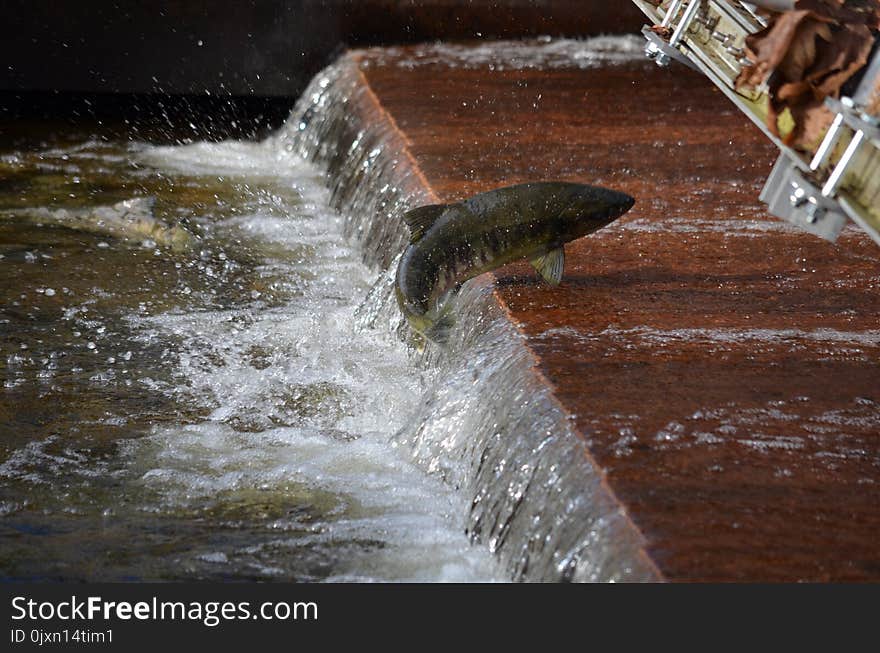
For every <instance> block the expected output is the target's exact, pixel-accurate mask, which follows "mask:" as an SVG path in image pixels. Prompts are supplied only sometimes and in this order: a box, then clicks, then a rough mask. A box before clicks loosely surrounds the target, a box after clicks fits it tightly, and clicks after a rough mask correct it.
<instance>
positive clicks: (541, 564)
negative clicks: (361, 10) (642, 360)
mask: <svg viewBox="0 0 880 653" xmlns="http://www.w3.org/2000/svg"><path fill="white" fill-rule="evenodd" d="M359 66H360V61H359V54H358V53H357V52H352V53H348V54H345V55H343V56H342V57H341V58H340V59H339V60H338V61H337V62H336V63H334V64H332V65H331V66H329V67H328V68H327V69H325V70H324V71H323V72H321V73H320V74H318V75H317V76H316V77H315V78H314V79H313V80H312V82H311V84H310V85H309V87H308V89H307V90H306V91H305V93H304V94H303V95H302V96H301V98H300V100H299V101H298V103H297V105H296V107H295V108H294V110H293V112H292V114H291V116H290V118H289V119H288V121H287V123H286V124H285V125H284V127H283V128H282V129H281V130H280V131H279V132H278V133H277V134H276V135H275V136H273V137H272V138H273V139H274V140H275V141H276V143H275V144H274V145H275V146H278V147H282V148H284V149H285V150H287V151H288V152H292V153H295V154H297V155H299V156H301V157H303V158H304V159H307V160H309V161H311V162H313V163H314V164H316V165H317V166H318V168H319V169H320V170H322V171H323V172H324V173H325V174H326V183H327V184H328V186H329V188H330V190H331V201H332V204H333V205H334V208H336V209H338V210H339V211H340V212H341V213H342V214H343V215H344V216H345V220H346V224H345V234H346V236H347V237H348V238H349V239H350V240H351V241H352V242H354V243H356V244H357V245H358V246H359V247H360V249H361V251H362V253H363V258H364V260H365V262H367V263H368V264H369V265H371V266H373V267H374V268H377V269H378V270H380V275H379V278H378V281H377V282H376V284H375V286H374V287H373V289H372V291H371V292H370V293H369V295H368V296H367V297H366V298H365V300H364V302H363V304H362V305H361V307H360V309H359V322H360V324H361V325H362V327H363V328H372V329H385V330H390V331H394V332H397V333H399V334H401V335H405V327H403V326H402V324H401V321H402V318H401V316H400V313H399V311H398V309H397V306H396V303H395V300H394V296H393V292H392V290H393V278H394V271H395V264H396V259H397V257H398V256H399V254H400V253H401V252H402V250H403V248H404V246H405V244H406V242H407V241H408V238H409V233H408V230H407V228H406V226H405V224H404V223H403V221H402V220H401V216H402V215H403V213H404V212H405V211H406V210H408V209H410V208H413V207H415V206H419V205H421V204H427V203H436V202H437V201H438V198H437V196H436V195H435V193H434V191H433V189H432V188H431V187H430V185H429V183H428V181H427V180H426V178H425V176H424V175H423V174H422V172H421V171H420V169H419V166H418V164H417V162H416V160H415V158H414V157H413V156H412V155H411V153H410V151H409V149H408V143H407V140H406V137H405V136H404V135H403V133H402V132H401V131H400V130H399V129H398V127H397V125H396V124H395V122H394V120H393V118H392V117H391V116H390V115H389V114H388V113H387V112H385V111H384V110H383V108H382V107H381V105H380V104H379V102H378V100H377V98H376V97H375V95H373V93H372V91H371V90H370V88H369V86H368V85H367V84H366V83H365V80H364V78H363V75H362V73H361V71H360V68H359ZM456 303H457V305H456V313H457V316H458V318H457V324H456V327H455V331H454V333H453V335H452V338H451V342H450V344H449V346H448V347H446V348H440V347H437V346H435V345H431V344H429V345H428V346H427V347H426V348H425V349H424V350H423V351H421V352H418V351H416V350H415V349H414V350H413V351H412V356H413V357H414V358H415V359H417V360H416V362H417V364H418V366H419V367H420V368H421V369H422V370H424V374H425V383H424V384H423V386H424V394H423V396H422V398H421V401H420V403H419V408H418V410H417V411H416V413H415V414H414V415H413V416H412V418H411V420H410V421H409V423H408V424H407V425H406V426H405V427H404V428H403V429H401V430H400V431H399V432H398V433H397V435H396V436H395V440H396V443H397V444H398V445H399V446H400V447H404V448H407V449H408V450H410V451H411V454H412V456H413V457H414V458H415V459H416V461H417V462H418V463H419V464H420V465H421V466H422V467H423V468H424V469H426V470H427V471H429V472H430V473H433V474H437V475H440V476H441V477H442V478H443V479H444V481H445V482H446V483H448V484H450V485H451V486H453V487H455V488H456V489H457V490H458V491H460V492H461V493H463V494H464V495H465V496H466V497H467V499H468V501H469V505H470V509H469V515H468V517H467V519H466V523H467V530H468V534H469V536H470V537H471V538H472V540H474V541H475V542H477V543H479V544H481V545H483V546H486V547H488V548H489V549H490V550H491V551H492V552H494V553H495V554H496V555H497V556H498V557H499V559H500V560H501V562H502V564H503V566H504V567H505V569H506V570H507V572H508V573H509V574H510V576H511V577H512V578H514V579H518V580H529V581H639V580H642V581H649V580H657V579H659V578H661V575H660V574H659V572H658V571H657V569H656V567H655V566H654V564H653V563H652V561H651V560H650V559H649V558H648V556H647V555H646V554H645V551H644V540H643V537H642V535H641V533H640V532H639V531H638V529H637V528H636V527H635V526H634V524H633V523H632V522H631V521H630V519H629V517H628V515H627V514H626V512H625V511H624V510H623V509H622V508H621V507H620V504H619V503H618V502H617V500H616V498H615V497H614V494H613V492H612V490H611V489H610V487H609V486H608V485H607V483H606V482H605V478H604V474H603V472H602V471H601V470H600V468H599V467H598V465H597V464H596V463H595V461H594V460H593V459H592V458H591V456H590V454H589V452H588V450H587V448H586V445H585V443H584V440H583V438H582V436H581V435H580V434H579V433H578V431H577V430H576V428H575V427H574V426H573V425H572V420H571V416H569V415H568V414H567V413H566V411H565V410H564V409H563V408H562V406H561V405H560V404H559V403H558V401H557V400H556V398H555V397H554V396H553V392H552V388H551V387H550V385H549V383H548V382H547V381H546V380H545V379H544V378H543V376H542V375H541V373H540V371H539V370H538V368H537V367H536V361H535V358H534V355H533V353H532V351H531V350H530V349H529V347H528V345H527V343H526V342H525V339H524V338H523V337H522V336H521V334H520V333H519V331H518V330H517V327H516V325H515V324H514V322H513V321H512V320H511V319H510V317H509V314H508V312H507V310H506V308H505V307H504V305H503V303H502V302H501V301H500V299H499V298H498V296H497V295H496V293H495V291H494V286H493V279H492V278H491V275H484V276H482V277H479V278H477V279H474V280H473V281H471V282H469V283H468V284H465V286H464V287H463V290H462V293H461V294H460V296H459V297H458V298H457V299H456Z"/></svg>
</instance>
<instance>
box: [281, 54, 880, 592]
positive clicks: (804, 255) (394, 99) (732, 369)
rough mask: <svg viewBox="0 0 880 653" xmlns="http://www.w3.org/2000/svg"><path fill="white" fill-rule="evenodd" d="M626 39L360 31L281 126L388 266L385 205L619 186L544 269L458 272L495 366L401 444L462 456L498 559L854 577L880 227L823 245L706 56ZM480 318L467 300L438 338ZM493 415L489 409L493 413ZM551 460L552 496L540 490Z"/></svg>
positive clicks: (864, 541) (870, 519) (539, 572)
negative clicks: (799, 218) (478, 285)
mask: <svg viewBox="0 0 880 653" xmlns="http://www.w3.org/2000/svg"><path fill="white" fill-rule="evenodd" d="M638 49H639V46H638V45H637V44H636V43H633V42H630V43H629V45H627V42H626V40H625V39H624V40H613V41H612V42H605V43H603V41H602V40H601V39H597V40H593V41H591V42H589V45H585V44H584V43H583V42H567V43H566V42H559V41H557V42H552V43H547V42H545V43H541V42H534V43H531V44H523V43H507V44H495V45H475V46H470V47H469V46H447V45H443V44H438V45H425V46H412V47H406V48H384V49H370V50H361V51H354V52H350V53H348V54H346V55H345V56H343V57H342V58H341V59H340V61H338V62H337V63H336V64H335V65H334V66H333V67H332V68H331V69H329V70H328V71H325V73H324V74H323V75H320V76H319V77H318V78H316V81H315V82H313V85H312V87H311V88H310V91H309V92H307V94H306V96H304V102H303V103H301V104H300V106H299V107H298V109H297V110H296V111H295V114H294V118H293V119H292V120H291V122H290V123H289V124H288V126H287V131H286V132H285V133H284V134H283V135H282V136H281V137H282V138H286V139H288V144H289V146H290V147H294V148H299V151H300V152H301V154H303V155H304V156H306V157H309V158H311V159H313V160H316V161H318V162H319V164H321V165H323V166H325V168H326V169H327V170H328V171H329V175H330V181H329V183H330V185H331V188H332V189H333V192H332V195H333V198H334V201H335V203H336V205H337V206H338V207H339V208H340V209H341V210H342V211H343V212H344V213H346V214H347V215H348V216H349V217H348V223H347V233H348V234H350V235H351V236H353V237H354V238H355V239H356V240H358V241H359V242H360V243H362V245H361V246H362V247H363V251H364V256H365V258H366V259H367V260H368V261H369V262H371V263H372V264H375V265H379V266H382V267H388V266H391V265H392V262H393V257H394V254H395V253H397V252H399V251H400V250H401V249H402V247H403V243H404V242H405V239H406V229H405V227H404V226H403V225H402V224H401V223H400V221H399V216H400V214H401V212H402V211H403V210H404V209H405V208H409V207H412V206H416V205H418V204H420V203H435V202H438V201H440V202H442V201H456V200H459V199H461V198H463V197H466V196H468V195H470V194H473V193H476V192H480V191H484V190H488V189H490V188H493V187H497V186H500V185H506V184H512V183H519V182H524V181H533V180H539V179H554V180H566V181H577V182H584V183H591V184H599V185H606V186H609V187H612V188H616V189H619V190H622V191H624V192H627V193H629V194H631V195H633V196H634V197H636V199H637V204H636V207H635V208H634V209H633V210H632V211H631V212H630V213H629V214H628V215H627V216H625V217H624V218H623V219H621V220H618V222H616V223H615V224H613V225H612V226H610V227H608V228H607V229H605V230H602V231H601V232H599V233H596V234H594V235H592V236H590V237H588V238H584V239H582V240H580V241H577V242H576V243H573V244H572V245H571V246H569V247H567V248H566V249H567V252H566V254H567V267H566V275H565V277H564V282H563V284H562V285H561V286H560V287H559V288H557V289H550V288H548V287H546V286H544V285H543V284H542V283H541V282H540V281H539V280H538V278H537V276H536V275H535V274H534V273H533V272H532V271H531V269H530V268H529V267H527V264H526V263H522V264H516V265H511V266H509V267H507V268H504V269H502V270H499V271H498V272H497V273H495V275H494V281H493V283H492V285H491V289H488V288H487V289H485V290H484V291H483V293H482V294H480V293H479V292H478V291H477V290H476V289H471V290H469V291H468V292H467V293H466V296H465V298H464V299H463V302H464V307H463V310H464V311H465V313H467V311H468V308H467V306H468V302H475V301H477V298H479V301H481V302H484V305H483V306H482V307H481V308H480V309H479V310H477V311H476V312H475V313H474V315H483V316H484V315H486V314H487V311H488V313H494V314H495V315H498V314H500V315H502V316H503V317H504V319H505V320H506V321H507V323H508V325H506V326H505V325H503V324H502V325H498V323H493V324H496V327H497V328H498V329H500V330H501V331H504V332H505V333H506V335H504V336H502V337H501V340H502V341H503V342H505V343H507V344H506V345H504V347H506V349H504V351H505V352H506V353H504V354H503V356H507V357H508V359H509V360H510V361H511V363H509V364H507V369H506V370H505V371H504V373H503V375H501V376H499V377H497V378H492V377H491V376H489V375H490V374H491V372H486V373H485V374H484V375H481V373H480V372H478V371H473V375H474V376H473V380H474V383H473V384H472V385H473V390H472V391H471V392H472V395H473V396H476V397H480V399H479V400H474V404H475V405H474V406H471V407H470V409H471V410H477V411H480V410H483V411H484V412H485V413H486V415H487V416H486V417H484V418H476V420H475V421H474V420H470V421H469V420H468V419H465V420H462V421H460V422H459V423H458V424H456V423H455V419H456V418H455V417H452V418H450V414H452V415H461V414H466V413H467V409H468V407H467V406H458V407H457V408H456V409H453V410H449V409H448V408H447V410H446V411H445V412H444V410H443V409H442V408H436V407H434V408H433V410H434V412H433V413H432V406H427V407H426V408H425V412H426V414H427V415H429V417H430V419H428V420H427V421H426V422H425V424H428V425H430V424H431V420H437V419H438V418H443V417H445V418H446V419H447V420H451V421H452V423H453V424H455V427H456V428H458V429H461V428H462V425H465V426H467V427H468V428H469V429H471V430H470V431H469V432H467V433H461V434H460V435H459V436H458V438H457V440H456V438H452V437H448V438H447V440H455V441H454V442H450V441H446V442H444V444H443V445H438V442H437V440H436V439H434V438H432V437H419V436H416V437H408V438H404V440H405V444H407V445H408V446H410V447H412V448H413V450H414V452H415V455H416V457H417V458H420V459H421V460H422V461H423V462H424V463H425V464H427V465H428V466H429V467H433V468H435V469H436V468H437V467H438V466H442V464H441V463H440V462H438V461H441V460H442V457H443V455H447V456H448V455H451V453H454V455H456V456H462V455H464V456H468V455H469V456H471V457H472V458H473V460H471V461H470V463H468V464H466V465H465V468H468V469H471V470H472V471H471V475H470V478H454V482H455V483H456V484H457V485H459V486H462V487H464V488H466V489H467V492H468V493H469V494H470V495H471V496H472V497H473V499H472V509H471V516H470V524H471V526H470V529H471V533H472V535H473V536H474V537H475V538H476V539H477V540H478V541H484V542H486V543H488V544H489V546H490V548H492V549H493V550H496V551H497V552H498V553H499V555H500V556H501V558H502V559H503V560H506V564H507V567H508V569H509V570H510V571H511V572H512V573H513V574H514V575H515V576H516V577H522V578H540V579H551V578H554V577H555V578H568V579H593V580H599V579H611V578H618V579H661V578H662V579H668V580H715V581H731V580H753V581H754V580H765V581H766V580H810V581H820V580H869V579H875V578H876V569H877V566H876V556H877V554H876V550H875V547H874V546H873V541H874V534H875V533H876V532H877V527H878V524H880V522H878V519H880V514H878V509H877V505H878V503H877V501H876V498H877V491H876V489H875V488H876V481H877V474H878V468H880V449H878V440H877V433H878V432H880V412H878V408H880V398H878V396H877V394H876V392H877V391H876V388H877V381H878V380H880V364H878V358H877V354H878V350H880V332H878V330H877V328H876V325H877V317H878V308H880V303H878V301H877V300H878V296H877V295H878V285H877V272H878V269H877V263H876V255H875V254H876V252H875V246H874V245H873V244H872V243H871V242H870V239H869V238H868V237H867V236H865V235H864V234H862V233H861V232H859V231H858V230H856V229H854V228H850V229H847V230H846V231H845V232H844V234H843V235H842V237H841V239H840V241H839V242H838V244H837V245H831V244H829V243H827V242H824V241H821V240H819V239H817V238H814V237H812V236H810V235H807V234H804V233H801V232H799V231H797V230H796V229H795V228H794V227H791V226H789V225H788V224H787V223H784V222H781V221H779V220H777V219H775V218H772V217H770V216H768V215H766V213H765V212H764V210H763V209H762V208H761V206H760V204H759V203H758V199H757V196H758V193H759V191H760V187H761V184H762V183H763V180H764V178H765V177H766V174H767V173H768V171H769V169H770V167H771V164H772V159H773V156H774V154H775V151H774V149H773V148H772V146H771V145H770V144H769V143H767V142H765V141H764V139H763V137H762V136H761V134H760V133H759V132H758V130H757V129H755V128H754V127H753V126H752V125H751V124H749V123H748V121H747V120H746V119H745V118H744V117H742V116H741V115H739V114H738V113H737V112H736V111H735V110H734V109H733V108H732V107H731V106H729V105H728V104H727V103H726V100H725V99H724V98H723V97H722V96H721V95H720V94H719V93H718V92H717V91H716V90H714V89H713V88H712V87H711V85H710V84H709V83H708V82H707V81H705V80H702V79H700V78H699V77H698V76H696V75H694V74H692V73H690V72H688V71H684V70H681V69H676V70H673V71H664V70H656V69H654V68H653V67H652V66H650V65H649V64H647V63H645V62H642V61H641V60H639V58H638V57H637V56H635V54H634V53H636V52H637V50H638ZM315 107H320V108H321V110H322V111H324V112H325V113H324V114H323V116H322V119H321V120H318V121H314V118H313V116H314V115H315V113H316V111H315V109H314V108H315ZM328 108H329V111H327V109H328ZM297 116H299V117H301V118H302V119H301V120H299V121H297ZM308 142H311V145H307V143H308ZM333 142H337V143H340V144H341V145H342V147H340V148H339V149H338V150H336V149H333V147H332V145H330V143H333ZM484 283H488V282H486V281H484ZM376 294H377V295H381V294H382V290H381V289H378V290H377V293H376ZM385 294H386V296H387V294H388V288H386V290H385ZM471 309H472V310H473V306H471ZM388 310H389V312H390V314H392V315H393V310H394V309H393V307H392V308H391V309H388ZM380 312H381V311H380ZM390 319H391V321H392V322H393V319H394V318H393V317H391V318H390ZM469 319H470V320H471V323H473V322H474V321H479V319H480V318H477V317H473V316H471V317H470V318H469ZM483 319H484V318H483ZM465 323H466V324H467V323H468V321H467V320H466V321H465ZM462 330H463V331H467V330H468V328H467V327H462ZM489 337H490V336H488V335H486V332H485V331H482V330H481V327H479V326H476V327H474V326H471V327H470V333H464V334H462V335H461V336H460V340H459V346H460V347H461V348H462V349H463V350H465V351H467V348H468V347H477V350H479V347H480V344H479V340H480V339H481V338H484V339H485V338H489ZM511 343H513V344H511ZM496 346H497V345H496ZM490 351H491V350H490ZM426 356H427V357H429V358H430V357H431V356H434V357H435V358H436V360H435V361H434V364H437V365H440V366H441V368H442V366H443V365H447V366H448V365H452V366H453V367H455V364H454V363H450V362H449V361H448V360H447V361H446V362H444V358H447V359H448V358H454V357H453V356H450V355H446V354H444V353H443V352H432V351H430V350H429V351H428V353H427V354H426ZM465 357H467V354H466V355H465ZM492 358H493V357H492V356H491V355H490V356H489V357H488V359H490V360H491V359H492ZM478 360H480V361H484V360H486V358H484V357H480V358H479V359H478ZM512 361H515V362H512ZM481 364H482V363H480V364H478V366H479V365H481ZM498 364H499V365H500V366H504V365H505V364H504V363H503V362H502V363H498ZM466 368H467V366H466V365H465V366H464V369H466ZM458 372H459V373H461V372H462V367H461V363H460V362H459V364H458ZM450 377H451V378H453V379H454V378H455V374H450ZM517 378H519V379H521V383H523V384H525V386H526V387H527V389H526V390H525V391H524V392H519V393H513V394H510V393H508V392H506V391H505V390H500V391H496V392H498V393H500V396H495V397H494V399H495V402H494V404H493V396H492V395H493V391H492V389H491V388H492V386H493V384H498V383H500V384H501V387H502V388H503V386H504V380H503V379H517ZM439 394H440V395H443V394H444V391H443V390H441V391H439ZM447 399H448V398H447ZM522 400H524V401H526V405H524V406H523V405H522V404H521V403H519V404H518V403H517V402H518V401H522ZM438 401H439V400H437V399H436V398H435V399H431V398H429V399H427V400H426V402H427V403H429V404H431V403H432V402H433V403H434V404H436V403H438ZM439 403H442V401H441V402H439ZM485 404H489V405H490V406H492V407H491V408H486V406H485ZM499 414H500V415H505V416H506V417H507V418H508V419H506V420H502V421H503V422H505V423H507V424H508V425H509V427H510V429H509V430H508V431H505V432H502V433H498V432H493V430H492V426H494V425H496V424H497V423H498V420H495V421H493V420H492V419H491V416H492V415H494V416H495V417H497V416H498V415H499ZM424 429H430V426H426V427H424V428H423V430H424ZM545 429H546V430H545ZM544 433H546V434H548V436H550V437H548V439H547V441H546V442H545V441H544V439H542V435H543V434H544ZM551 434H552V435H551ZM471 439H472V440H473V441H474V442H469V440H471ZM458 440H460V441H458ZM441 441H443V439H442V438H441ZM547 443H552V445H553V447H552V448H553V449H554V450H553V451H552V452H550V453H549V454H548V452H547V450H546V449H547V447H545V446H544V445H545V444H547ZM493 445H497V446H495V447H494V448H493ZM444 449H445V451H440V450H444ZM469 449H470V450H469ZM487 452H488V453H487ZM493 453H494V455H495V456H496V458H495V463H496V464H495V468H494V472H493V473H494V475H493V473H490V472H487V469H486V463H487V462H491V461H492V455H493ZM560 456H561V457H560ZM575 458H576V459H577V460H576V461H575V462H573V459H575ZM512 468H513V470H514V471H511V469H512ZM550 470H552V472H551V471H550ZM560 470H562V472H561V478H560ZM560 481H562V482H563V483H564V487H563V488H561V489H560V490H559V491H560V492H561V493H562V494H564V495H566V496H565V499H564V500H563V497H562V496H560V495H557V496H549V495H548V492H549V490H550V488H559V483H560ZM487 505H490V506H492V507H491V508H490V509H489V510H488V511H487V510H486V506H487ZM566 507H574V510H573V512H572V513H568V514H567V513H566V512H565V508H566ZM487 516H490V517H489V519H488V521H487V520H486V517H487ZM487 527H488V530H487ZM513 534H515V536H514V535H513ZM555 537H559V541H557V542H553V539H554V538H555ZM562 543H565V544H566V545H567V547H566V546H564V545H562ZM554 547H556V548H555V549H554ZM534 559H537V560H539V561H543V564H541V563H539V564H538V565H537V568H536V567H535V565H533V564H531V562H530V561H533V560H534ZM551 562H552V564H548V563H551Z"/></svg>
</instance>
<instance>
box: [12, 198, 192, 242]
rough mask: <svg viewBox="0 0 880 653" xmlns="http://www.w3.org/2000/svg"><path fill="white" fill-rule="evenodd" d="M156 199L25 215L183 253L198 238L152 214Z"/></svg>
mask: <svg viewBox="0 0 880 653" xmlns="http://www.w3.org/2000/svg"><path fill="white" fill-rule="evenodd" d="M155 203H156V199H155V198H154V197H134V198H132V199H128V200H123V201H121V202H117V203H116V204H113V205H111V206H98V207H95V208H90V209H82V210H76V209H54V210H52V209H47V208H44V207H41V208H37V209H30V210H26V211H24V212H21V211H17V212H16V214H21V213H24V214H25V215H26V216H27V217H28V219H29V220H30V221H31V222H38V223H40V224H50V225H57V226H61V227H67V228H68V229H76V230H78V231H86V232H90V233H95V234H100V235H106V236H111V237H113V238H119V239H122V240H140V241H149V242H152V243H155V244H157V245H161V246H163V247H170V248H171V249H173V250H183V249H186V248H187V247H189V245H191V244H192V241H193V240H194V239H195V236H193V234H191V233H190V232H189V231H187V230H186V229H184V228H183V227H182V226H180V225H169V224H167V223H165V222H163V221H162V220H160V219H158V218H156V217H155V216H154V215H153V206H154V204H155Z"/></svg>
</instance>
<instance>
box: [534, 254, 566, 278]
mask: <svg viewBox="0 0 880 653" xmlns="http://www.w3.org/2000/svg"><path fill="white" fill-rule="evenodd" d="M532 265H533V266H534V267H535V269H536V270H537V271H538V274H540V275H541V276H542V277H544V281H546V282H547V283H549V284H550V285H553V286H558V285H559V282H560V281H562V269H563V268H564V267H565V250H564V249H563V248H562V247H558V248H556V249H554V250H552V251H550V252H547V253H546V254H544V255H543V256H538V257H537V258H533V259H532Z"/></svg>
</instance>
